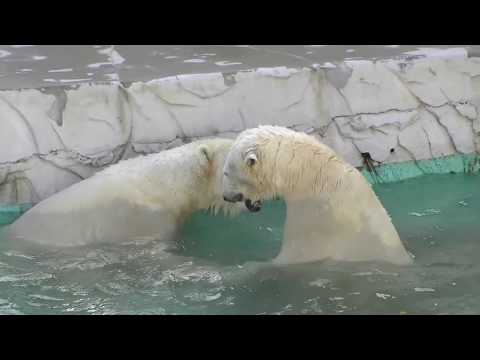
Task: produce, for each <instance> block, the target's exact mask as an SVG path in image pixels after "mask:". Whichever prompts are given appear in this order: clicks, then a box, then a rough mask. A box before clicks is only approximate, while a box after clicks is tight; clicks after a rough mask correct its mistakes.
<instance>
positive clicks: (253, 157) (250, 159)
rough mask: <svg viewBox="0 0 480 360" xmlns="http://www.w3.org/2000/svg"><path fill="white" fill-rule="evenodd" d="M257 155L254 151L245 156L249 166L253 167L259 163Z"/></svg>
mask: <svg viewBox="0 0 480 360" xmlns="http://www.w3.org/2000/svg"><path fill="white" fill-rule="evenodd" d="M257 161H258V159H257V155H255V153H253V152H249V153H248V154H247V156H246V157H245V162H246V163H247V166H249V167H252V166H253V165H255V164H256V163H257Z"/></svg>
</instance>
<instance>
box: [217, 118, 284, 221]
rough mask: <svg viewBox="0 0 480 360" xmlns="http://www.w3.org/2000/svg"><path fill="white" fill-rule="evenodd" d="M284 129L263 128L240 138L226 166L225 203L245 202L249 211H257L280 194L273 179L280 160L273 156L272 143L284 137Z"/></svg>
mask: <svg viewBox="0 0 480 360" xmlns="http://www.w3.org/2000/svg"><path fill="white" fill-rule="evenodd" d="M283 129H284V128H280V127H274V126H261V127H259V128H254V129H248V130H245V131H243V132H242V133H241V134H240V135H239V136H238V137H237V139H236V140H235V142H234V144H233V146H232V149H231V150H230V152H229V153H228V156H227V159H226V161H225V165H224V167H223V197H224V199H225V201H230V202H240V201H243V202H245V206H246V207H247V209H249V210H250V211H252V212H255V211H259V210H260V209H261V206H262V200H265V199H271V198H273V197H274V196H275V195H276V193H275V190H274V188H275V187H274V180H273V179H272V176H274V172H275V169H274V167H275V165H276V161H277V159H276V158H275V154H273V156H272V151H271V148H272V141H271V140H272V138H273V137H275V136H277V135H282V132H283ZM285 130H287V129H285ZM287 131H288V130H287ZM283 135H289V134H283ZM272 149H273V148H272ZM277 150H278V149H277ZM273 152H275V150H273Z"/></svg>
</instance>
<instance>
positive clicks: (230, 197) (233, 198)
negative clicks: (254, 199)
mask: <svg viewBox="0 0 480 360" xmlns="http://www.w3.org/2000/svg"><path fill="white" fill-rule="evenodd" d="M223 200H225V201H227V202H231V203H236V202H240V201H242V200H243V194H242V193H237V194H224V195H223Z"/></svg>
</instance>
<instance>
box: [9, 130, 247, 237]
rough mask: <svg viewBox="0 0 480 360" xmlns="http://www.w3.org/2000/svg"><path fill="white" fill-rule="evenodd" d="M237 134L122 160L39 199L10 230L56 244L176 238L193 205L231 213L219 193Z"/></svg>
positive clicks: (233, 207)
mask: <svg viewBox="0 0 480 360" xmlns="http://www.w3.org/2000/svg"><path fill="white" fill-rule="evenodd" d="M232 143H233V141H232V140H228V139H210V140H203V141H196V142H193V143H190V144H187V145H183V146H180V147H177V148H174V149H171V150H167V151H163V152H160V153H156V154H150V155H147V156H139V157H136V158H132V159H129V160H125V161H121V162H119V163H117V164H115V165H112V166H111V167H109V168H107V169H105V170H103V171H101V172H99V173H97V174H95V175H94V176H92V177H91V178H88V179H86V180H83V181H81V182H79V183H76V184H74V185H73V186H71V187H69V188H67V189H65V190H63V191H61V192H58V193H56V194H54V195H53V196H51V197H49V198H47V199H45V200H43V201H41V202H40V203H38V204H37V205H36V206H34V207H33V208H32V209H30V210H29V211H27V212H26V213H25V214H24V215H23V216H21V217H20V218H19V219H18V220H17V221H16V222H15V223H13V224H12V225H11V226H10V228H9V229H8V232H9V236H10V237H13V238H22V239H26V240H29V241H33V242H36V243H41V244H49V245H54V246H75V245H85V244H89V243H95V242H121V241H126V240H132V239H172V238H173V237H174V236H175V233H176V231H177V230H178V228H179V226H180V225H181V224H182V222H183V221H184V220H185V219H186V218H187V217H188V216H190V215H191V214H192V213H193V212H195V211H197V210H201V209H211V210H213V212H215V213H216V212H217V211H219V210H224V211H225V212H226V213H229V214H234V213H235V212H238V211H239V210H240V209H241V208H242V207H243V205H242V204H231V203H227V202H225V201H224V200H223V197H222V188H221V185H222V184H221V181H222V169H223V164H224V161H225V157H226V155H227V153H228V151H229V150H230V148H231V145H232Z"/></svg>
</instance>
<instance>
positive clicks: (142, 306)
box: [0, 174, 480, 314]
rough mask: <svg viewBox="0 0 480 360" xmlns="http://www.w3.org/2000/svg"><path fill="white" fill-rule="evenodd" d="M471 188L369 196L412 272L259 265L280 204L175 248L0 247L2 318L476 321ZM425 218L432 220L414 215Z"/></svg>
mask: <svg viewBox="0 0 480 360" xmlns="http://www.w3.org/2000/svg"><path fill="white" fill-rule="evenodd" d="M479 185H480V176H478V175H477V176H473V175H453V174H452V175H437V176H424V177H422V178H417V179H410V180H406V181H403V182H399V183H392V184H383V185H375V186H374V188H375V190H376V192H377V193H378V194H379V196H380V198H381V200H382V202H383V203H384V204H385V206H386V208H387V209H388V210H389V212H390V214H391V216H392V219H393V222H394V223H395V225H396V226H397V229H398V231H399V233H400V236H401V237H402V239H403V241H404V242H405V244H406V247H407V248H408V250H409V251H410V252H411V253H413V254H414V255H415V264H414V265H413V266H411V267H396V266H393V265H388V264H380V263H376V264H374V263H356V264H352V263H350V264H348V263H334V262H331V261H324V262H321V263H315V264H303V265H295V266H289V267H271V266H265V265H263V264H262V263H263V262H265V261H268V260H269V259H272V258H273V257H274V256H275V255H276V254H277V252H278V251H279V249H280V241H281V238H282V225H283V221H284V217H285V206H284V204H283V202H272V203H268V204H265V207H264V209H263V210H262V211H261V212H259V213H256V214H249V213H245V214H242V215H240V216H239V217H238V218H235V219H228V218H224V217H221V216H220V217H212V216H210V215H207V214H203V213H202V214H197V215H195V216H194V217H193V218H192V219H190V221H189V222H188V224H187V225H186V227H185V229H184V232H183V235H182V240H181V241H180V243H179V244H178V245H179V246H178V248H176V249H174V248H172V247H171V244H166V243H162V242H149V241H135V242H131V243H127V244H123V245H105V246H95V247H85V248H78V249H47V248H42V247H32V246H25V244H20V243H16V244H12V243H11V242H9V241H8V240H7V239H2V241H1V243H0V294H2V295H1V299H0V314H59V313H65V314H430V313H431V314H476V313H480V286H478V279H479V276H480V261H479V260H478V259H480V238H479V236H478V233H479V230H480V223H479V222H478V214H479V213H480V190H479V189H480V187H479ZM461 202H462V203H464V204H466V205H459V204H460V203H461ZM428 209H436V210H438V213H434V214H428V216H412V215H411V213H412V212H416V213H419V214H420V213H425V212H426V211H427V210H428ZM0 236H1V235H0Z"/></svg>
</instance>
